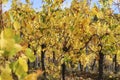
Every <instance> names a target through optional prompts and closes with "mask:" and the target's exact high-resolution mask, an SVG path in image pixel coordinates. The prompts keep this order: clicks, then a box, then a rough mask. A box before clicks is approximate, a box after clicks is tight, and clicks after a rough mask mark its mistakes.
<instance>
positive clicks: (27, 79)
mask: <svg viewBox="0 0 120 80" xmlns="http://www.w3.org/2000/svg"><path fill="white" fill-rule="evenodd" d="M42 73H43V72H42V71H41V70H37V71H36V73H35V72H34V73H31V74H29V75H28V76H26V77H25V79H24V80H37V77H38V76H40V75H42Z"/></svg>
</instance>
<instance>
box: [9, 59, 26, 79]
mask: <svg viewBox="0 0 120 80" xmlns="http://www.w3.org/2000/svg"><path fill="white" fill-rule="evenodd" d="M22 62H23V63H22ZM11 67H12V68H13V71H14V72H15V74H16V75H17V76H18V78H19V79H23V78H24V77H25V76H26V75H27V73H26V72H27V70H28V68H27V64H26V62H24V59H21V58H19V60H18V61H16V62H15V63H13V64H11Z"/></svg>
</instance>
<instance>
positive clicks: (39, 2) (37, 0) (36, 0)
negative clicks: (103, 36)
mask: <svg viewBox="0 0 120 80" xmlns="http://www.w3.org/2000/svg"><path fill="white" fill-rule="evenodd" d="M11 1H12V0H8V3H6V4H3V5H2V10H3V12H5V11H7V10H9V9H10V8H11ZM20 1H21V2H22V3H24V4H26V0H20ZM114 1H117V0H114ZM30 2H31V3H32V4H33V5H32V8H34V9H35V10H36V11H40V10H41V6H42V0H30ZM71 2H72V0H65V2H64V3H63V5H62V8H65V7H67V8H69V7H70V5H71ZM94 4H97V6H100V5H99V3H98V0H92V3H91V6H93V5H94ZM112 9H113V10H114V13H120V12H119V10H117V8H116V6H112Z"/></svg>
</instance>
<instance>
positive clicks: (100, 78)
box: [98, 51, 104, 80]
mask: <svg viewBox="0 0 120 80" xmlns="http://www.w3.org/2000/svg"><path fill="white" fill-rule="evenodd" d="M103 59H104V54H103V53H102V52H101V51H100V52H99V75H98V80H103Z"/></svg>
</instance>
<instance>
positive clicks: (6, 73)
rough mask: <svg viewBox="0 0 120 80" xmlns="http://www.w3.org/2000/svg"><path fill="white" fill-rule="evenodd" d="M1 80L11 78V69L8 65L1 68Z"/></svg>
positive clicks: (9, 79) (10, 79)
mask: <svg viewBox="0 0 120 80" xmlns="http://www.w3.org/2000/svg"><path fill="white" fill-rule="evenodd" d="M1 80H13V79H12V76H11V69H10V67H9V66H8V65H6V67H5V68H2V69H1Z"/></svg>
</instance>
